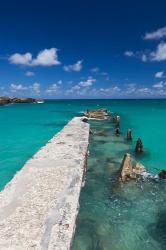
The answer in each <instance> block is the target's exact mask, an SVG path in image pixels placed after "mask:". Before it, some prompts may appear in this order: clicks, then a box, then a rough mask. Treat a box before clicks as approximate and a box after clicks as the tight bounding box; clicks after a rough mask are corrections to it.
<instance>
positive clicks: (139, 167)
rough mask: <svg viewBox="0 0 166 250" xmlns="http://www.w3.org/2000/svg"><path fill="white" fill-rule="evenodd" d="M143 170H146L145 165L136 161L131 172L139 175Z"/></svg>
mask: <svg viewBox="0 0 166 250" xmlns="http://www.w3.org/2000/svg"><path fill="white" fill-rule="evenodd" d="M145 171H146V169H145V167H144V166H143V165H142V164H141V163H139V162H137V163H136V165H135V167H134V168H133V172H134V173H135V174H136V175H140V174H142V173H143V172H145Z"/></svg>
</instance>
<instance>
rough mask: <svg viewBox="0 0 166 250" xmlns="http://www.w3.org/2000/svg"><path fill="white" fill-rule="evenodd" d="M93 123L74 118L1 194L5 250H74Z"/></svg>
mask: <svg viewBox="0 0 166 250" xmlns="http://www.w3.org/2000/svg"><path fill="white" fill-rule="evenodd" d="M88 141H89V124H88V123H86V122H83V121H82V118H78V117H76V118H74V119H72V120H71V121H70V122H69V123H68V124H67V125H66V126H65V127H64V129H63V130H62V131H60V132H59V133H58V134H57V135H55V136H54V137H53V138H52V139H51V140H50V141H49V142H48V143H47V144H46V146H44V147H43V148H41V149H40V150H39V151H38V152H37V153H36V154H35V155H34V157H33V158H32V159H30V160H29V161H28V162H27V163H26V164H25V165H24V167H23V168H22V169H21V170H20V171H19V172H18V173H17V174H16V175H15V176H14V178H13V179H12V180H11V181H10V182H9V183H8V184H7V186H6V187H5V189H4V190H3V191H2V192H1V193H0V249H3V250H9V249H10V250H23V249H27V250H29V249H33V250H46V249H48V250H53V249H54V250H67V249H70V246H71V242H72V238H73V235H74V231H75V224H76V223H75V222H76V217H77V213H78V208H79V195H80V190H81V186H82V185H83V182H84V174H85V169H86V160H87V152H88V143H89V142H88Z"/></svg>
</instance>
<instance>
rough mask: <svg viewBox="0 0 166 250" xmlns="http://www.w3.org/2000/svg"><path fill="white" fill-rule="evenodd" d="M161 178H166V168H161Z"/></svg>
mask: <svg viewBox="0 0 166 250" xmlns="http://www.w3.org/2000/svg"><path fill="white" fill-rule="evenodd" d="M159 178H160V179H166V170H164V169H163V170H161V171H160V173H159Z"/></svg>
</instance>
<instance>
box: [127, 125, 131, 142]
mask: <svg viewBox="0 0 166 250" xmlns="http://www.w3.org/2000/svg"><path fill="white" fill-rule="evenodd" d="M127 140H128V141H131V140H132V130H131V128H128V130H127Z"/></svg>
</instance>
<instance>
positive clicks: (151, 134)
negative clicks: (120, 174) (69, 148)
mask: <svg viewBox="0 0 166 250" xmlns="http://www.w3.org/2000/svg"><path fill="white" fill-rule="evenodd" d="M99 107H105V108H108V109H110V110H111V111H113V112H117V113H119V114H120V115H121V118H122V131H123V132H124V133H126V130H127V128H128V127H131V128H132V129H133V136H134V140H136V139H137V137H139V136H140V137H141V138H142V139H143V143H144V147H145V149H146V157H144V158H143V159H142V162H143V163H144V164H145V165H146V167H147V168H148V169H150V170H151V171H158V169H161V168H165V166H166V157H165V143H166V131H165V124H166V101H165V100H65V101H60V100H59V101H48V102H46V103H45V104H38V105H34V104H16V105H9V106H0V189H1V188H2V187H4V185H5V184H6V183H7V182H8V181H9V180H10V179H11V178H12V176H13V175H14V174H15V172H16V171H18V170H19V169H20V168H21V167H22V165H23V164H24V163H25V161H26V160H28V159H29V158H30V157H31V156H32V155H33V154H34V153H35V152H36V151H37V150H38V149H39V148H40V147H41V146H42V145H44V144H45V143H46V142H47V141H48V139H50V138H51V137H52V136H53V135H54V134H55V133H56V132H58V131H59V130H60V129H61V128H62V127H63V126H64V125H65V124H66V123H67V122H68V120H70V119H71V118H72V117H74V116H75V115H77V114H78V113H79V112H81V111H84V110H86V109H87V108H89V109H90V108H99Z"/></svg>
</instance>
